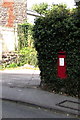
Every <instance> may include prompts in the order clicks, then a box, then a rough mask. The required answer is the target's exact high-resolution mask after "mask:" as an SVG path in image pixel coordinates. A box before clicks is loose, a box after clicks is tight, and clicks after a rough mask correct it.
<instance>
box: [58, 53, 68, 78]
mask: <svg viewBox="0 0 80 120" xmlns="http://www.w3.org/2000/svg"><path fill="white" fill-rule="evenodd" d="M65 59H66V53H65V52H63V51H60V52H58V70H57V75H58V77H59V78H61V79H65V78H67V74H66V62H65Z"/></svg>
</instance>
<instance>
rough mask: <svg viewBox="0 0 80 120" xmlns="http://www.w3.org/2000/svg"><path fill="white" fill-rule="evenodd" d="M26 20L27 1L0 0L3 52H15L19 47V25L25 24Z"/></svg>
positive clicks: (0, 28)
mask: <svg viewBox="0 0 80 120" xmlns="http://www.w3.org/2000/svg"><path fill="white" fill-rule="evenodd" d="M26 19H27V0H0V47H1V46H2V52H6V51H7V52H8V51H9V52H10V51H14V50H15V49H16V48H17V47H18V37H17V24H19V23H23V22H24V21H25V20H26ZM0 54H1V52H0ZM0 56H1V55H0Z"/></svg>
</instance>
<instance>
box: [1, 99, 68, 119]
mask: <svg viewBox="0 0 80 120" xmlns="http://www.w3.org/2000/svg"><path fill="white" fill-rule="evenodd" d="M2 118H68V117H67V116H66V115H62V114H59V113H54V112H51V111H49V110H46V109H40V108H39V107H37V108H35V107H33V106H27V105H24V104H21V103H16V102H12V101H4V100H3V101H2Z"/></svg>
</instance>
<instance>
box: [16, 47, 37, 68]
mask: <svg viewBox="0 0 80 120" xmlns="http://www.w3.org/2000/svg"><path fill="white" fill-rule="evenodd" d="M19 55H20V57H19V60H18V61H19V63H18V65H21V64H30V65H34V66H37V52H36V50H35V49H34V48H32V47H25V48H22V49H21V50H20V52H19Z"/></svg>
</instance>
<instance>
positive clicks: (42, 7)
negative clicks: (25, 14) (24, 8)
mask: <svg viewBox="0 0 80 120" xmlns="http://www.w3.org/2000/svg"><path fill="white" fill-rule="evenodd" d="M47 9H48V4H47V3H44V2H43V3H40V4H34V5H33V7H32V10H34V11H36V12H37V13H39V14H45V13H46V12H47Z"/></svg>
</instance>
